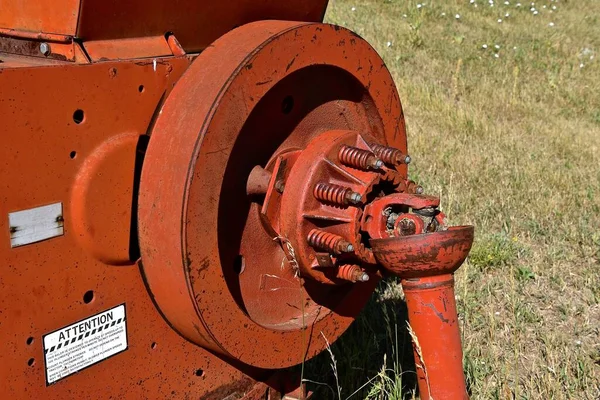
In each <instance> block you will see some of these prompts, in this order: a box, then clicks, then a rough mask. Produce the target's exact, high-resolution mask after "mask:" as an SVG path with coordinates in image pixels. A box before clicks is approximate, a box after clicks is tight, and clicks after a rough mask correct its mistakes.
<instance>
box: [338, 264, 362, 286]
mask: <svg viewBox="0 0 600 400" xmlns="http://www.w3.org/2000/svg"><path fill="white" fill-rule="evenodd" d="M336 277H337V278H338V279H343V280H346V281H350V282H367V281H368V280H369V275H368V274H367V273H366V272H365V271H363V270H362V268H360V267H359V266H358V265H342V266H341V267H339V268H338V271H337V274H336Z"/></svg>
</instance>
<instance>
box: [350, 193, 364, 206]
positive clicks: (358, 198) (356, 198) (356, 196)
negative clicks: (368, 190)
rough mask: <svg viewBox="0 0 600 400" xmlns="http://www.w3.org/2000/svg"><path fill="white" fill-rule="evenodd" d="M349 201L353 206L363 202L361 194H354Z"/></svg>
mask: <svg viewBox="0 0 600 400" xmlns="http://www.w3.org/2000/svg"><path fill="white" fill-rule="evenodd" d="M348 201H349V202H350V203H352V204H358V203H360V202H361V201H362V196H361V195H360V193H356V192H352V193H351V194H350V196H349V198H348Z"/></svg>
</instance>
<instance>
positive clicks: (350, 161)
mask: <svg viewBox="0 0 600 400" xmlns="http://www.w3.org/2000/svg"><path fill="white" fill-rule="evenodd" d="M338 159H339V160H340V162H341V163H342V164H344V165H346V166H348V167H353V168H358V169H381V168H383V165H384V162H383V161H382V160H380V159H379V158H377V156H376V155H375V154H374V153H373V152H371V151H369V150H363V149H359V148H358V147H353V146H346V145H344V146H342V147H341V148H340V151H339V152H338Z"/></svg>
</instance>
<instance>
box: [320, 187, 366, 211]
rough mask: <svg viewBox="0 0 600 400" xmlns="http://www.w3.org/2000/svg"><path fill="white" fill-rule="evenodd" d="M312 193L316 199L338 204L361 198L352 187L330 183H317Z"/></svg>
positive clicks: (353, 201) (343, 204) (346, 203)
mask: <svg viewBox="0 0 600 400" xmlns="http://www.w3.org/2000/svg"><path fill="white" fill-rule="evenodd" d="M313 194H314V196H315V197H316V198H317V200H321V201H324V202H326V203H332V204H337V205H340V206H345V205H348V203H358V202H360V201H361V200H362V198H361V196H360V194H358V193H355V192H354V191H352V189H350V188H347V187H344V186H340V185H334V184H330V183H317V184H316V185H315V188H314V190H313Z"/></svg>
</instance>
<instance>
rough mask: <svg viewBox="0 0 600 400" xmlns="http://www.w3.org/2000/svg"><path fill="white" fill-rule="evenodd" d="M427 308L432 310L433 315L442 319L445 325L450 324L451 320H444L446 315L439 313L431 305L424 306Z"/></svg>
mask: <svg viewBox="0 0 600 400" xmlns="http://www.w3.org/2000/svg"><path fill="white" fill-rule="evenodd" d="M423 305H424V306H425V307H428V308H431V311H433V313H434V314H435V315H436V316H437V317H438V318H439V319H440V321H442V322H443V323H445V324H447V323H448V322H450V320H449V319H446V318H444V314H442V313H441V312H439V311H438V310H436V309H435V306H434V305H433V304H431V303H426V304H423Z"/></svg>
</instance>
